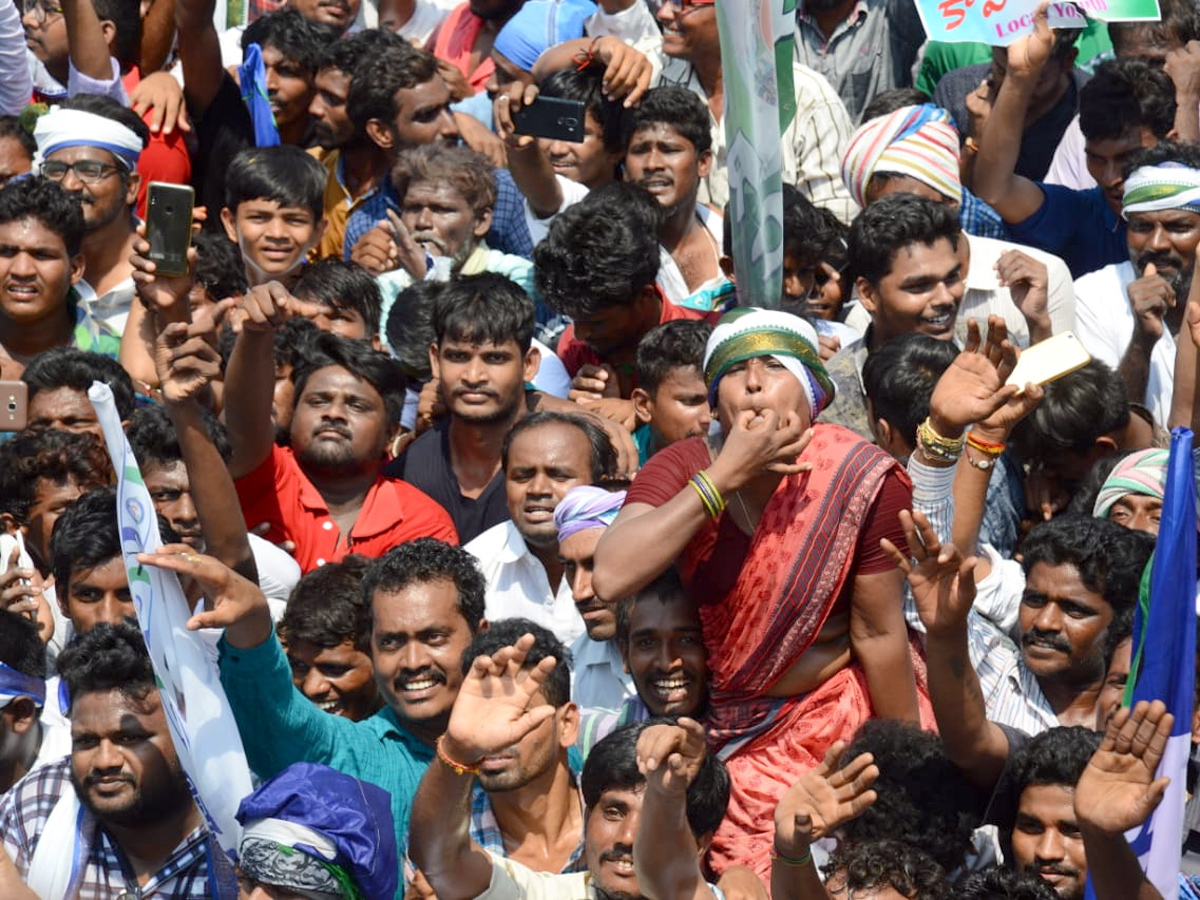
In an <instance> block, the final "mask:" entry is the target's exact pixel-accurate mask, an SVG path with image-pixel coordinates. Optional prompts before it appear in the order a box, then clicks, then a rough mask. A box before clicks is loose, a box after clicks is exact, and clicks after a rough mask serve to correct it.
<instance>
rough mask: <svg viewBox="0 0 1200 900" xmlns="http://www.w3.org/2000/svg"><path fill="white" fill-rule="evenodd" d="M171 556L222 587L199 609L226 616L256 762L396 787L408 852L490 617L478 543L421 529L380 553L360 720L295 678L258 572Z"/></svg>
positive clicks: (217, 619) (221, 620)
mask: <svg viewBox="0 0 1200 900" xmlns="http://www.w3.org/2000/svg"><path fill="white" fill-rule="evenodd" d="M164 564H167V565H171V566H173V567H177V568H181V570H183V569H186V570H187V573H188V574H194V575H195V576H198V577H201V580H202V581H203V583H204V586H205V589H206V595H207V596H210V597H220V598H221V600H220V601H218V604H217V608H216V609H215V610H214V611H213V612H212V613H208V614H204V615H202V616H201V617H200V619H201V620H202V621H203V623H204V624H207V625H216V626H223V627H224V628H225V636H224V638H223V639H222V641H221V644H220V648H219V649H220V665H221V682H222V684H223V685H224V687H225V691H226V693H227V694H228V696H229V702H230V706H231V707H232V708H233V713H234V716H235V718H236V719H237V721H238V727H239V729H240V730H241V733H242V741H243V744H244V745H245V748H246V757H247V759H248V760H249V762H250V767H251V768H252V769H253V770H254V771H255V772H256V773H257V774H258V775H259V776H260V777H263V778H269V777H271V776H273V775H275V774H277V773H278V772H281V771H283V770H284V769H285V768H287V767H288V766H289V765H292V764H293V763H296V762H315V763H321V764H323V765H327V766H330V767H331V768H334V769H337V770H339V771H341V772H345V773H346V774H348V775H353V776H354V777H355V778H361V779H362V780H364V781H369V782H371V783H372V784H377V785H379V786H380V787H382V788H384V789H385V790H386V791H388V792H389V793H390V794H391V801H392V815H393V818H394V820H395V826H396V841H397V844H398V846H399V848H400V853H401V857H403V854H404V849H405V847H406V846H407V844H408V824H409V812H410V809H411V804H412V797H413V794H414V793H415V792H416V788H417V784H418V782H419V780H420V778H421V775H422V773H423V772H424V771H425V768H426V767H427V766H428V765H429V763H430V762H431V761H432V760H433V759H434V756H435V751H434V745H435V743H436V741H437V739H438V737H439V736H440V735H441V734H442V732H443V731H445V728H446V723H447V721H448V719H449V716H450V710H451V707H452V706H453V705H454V700H455V697H456V696H457V695H458V690H459V687H460V686H461V684H462V682H463V677H464V676H463V654H464V652H465V651H466V649H467V647H468V645H469V644H470V643H471V641H472V639H473V638H474V637H475V635H476V634H478V633H479V632H480V631H481V630H482V629H484V628H486V627H487V626H486V622H485V620H484V618H483V605H484V584H483V579H482V577H481V576H480V574H479V570H478V569H477V568H476V566H475V562H474V560H473V559H472V558H471V555H470V554H469V553H467V552H466V551H465V550H462V549H461V548H458V547H452V546H450V545H448V544H444V543H442V542H441V541H436V540H432V539H428V538H422V539H419V540H415V541H409V542H408V543H406V544H404V545H402V546H400V547H397V548H395V549H394V550H392V551H390V552H389V553H388V554H386V555H385V556H383V557H381V558H380V559H377V560H374V561H372V563H371V566H370V568H369V569H368V570H367V574H366V576H365V577H364V579H363V584H362V594H363V596H364V597H366V598H369V604H370V620H371V663H372V666H373V669H374V675H375V684H376V686H377V687H378V689H379V694H380V697H381V698H382V700H383V702H384V708H383V709H381V710H380V711H379V712H377V713H376V714H375V715H373V716H371V717H369V718H367V719H365V720H363V721H361V722H352V721H350V720H349V719H348V718H345V717H342V716H331V715H328V714H327V713H324V712H322V711H321V710H320V709H318V708H317V707H316V705H314V704H313V703H312V702H311V701H310V700H309V699H308V698H307V697H305V696H304V694H302V693H301V692H300V691H299V690H298V689H297V688H296V687H295V686H294V685H293V683H292V673H291V669H290V666H289V664H288V659H287V656H286V655H285V654H284V651H283V648H282V646H281V645H280V643H279V641H278V640H277V639H276V637H275V636H274V634H273V630H272V627H271V618H270V610H269V609H268V608H267V604H266V600H265V598H264V597H263V596H262V592H261V591H259V590H258V588H257V587H255V586H254V585H253V584H252V583H251V582H249V581H246V580H245V579H243V578H241V577H239V576H238V575H236V574H235V573H234V572H232V571H231V570H229V569H226V568H225V567H223V566H220V565H219V564H217V563H216V561H215V560H211V559H205V558H199V559H197V560H195V561H187V560H184V559H183V558H182V557H180V556H179V554H173V555H170V556H168V557H165V558H164ZM401 881H403V879H401ZM401 896H403V890H402V889H401V890H400V891H398V892H397V898H399V897H401Z"/></svg>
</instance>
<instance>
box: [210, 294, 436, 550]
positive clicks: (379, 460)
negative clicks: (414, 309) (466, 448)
mask: <svg viewBox="0 0 1200 900" xmlns="http://www.w3.org/2000/svg"><path fill="white" fill-rule="evenodd" d="M325 309H326V307H321V306H318V305H316V304H314V303H310V302H306V301H303V300H297V299H296V298H295V297H293V296H292V295H291V294H289V293H288V292H287V290H286V289H285V288H284V287H283V286H282V285H280V284H279V283H278V282H271V283H270V284H267V285H262V286H259V287H255V288H253V289H251V291H250V292H249V293H248V294H247V295H246V296H245V298H244V299H243V303H242V307H241V310H240V312H241V314H242V315H243V316H244V317H245V320H244V322H243V325H242V333H241V334H240V335H239V336H238V339H237V342H236V343H235V344H234V347H233V354H232V356H231V357H230V360H229V365H228V368H227V370H226V379H225V384H226V393H225V397H226V401H225V417H226V424H227V425H228V428H229V441H230V443H231V444H232V445H233V457H232V459H230V462H229V470H230V473H231V474H232V475H233V477H234V479H235V481H236V482H237V490H238V496H239V498H240V500H241V504H242V512H243V514H244V516H245V518H246V521H247V522H255V523H257V522H269V523H270V526H271V532H270V533H269V534H268V535H267V537H268V539H270V540H274V541H276V542H280V541H284V540H289V541H292V542H294V543H295V545H296V547H295V556H296V561H297V562H298V563H300V568H301V569H302V570H303V571H305V572H309V571H311V570H312V569H315V568H316V567H317V566H322V565H324V564H325V563H327V562H337V561H339V560H341V559H342V558H344V557H345V556H347V555H348V554H351V553H361V554H363V555H364V556H380V555H382V554H383V553H385V552H386V551H387V550H389V549H390V548H392V547H395V546H396V545H398V544H402V543H404V542H405V541H410V540H412V539H414V538H418V537H436V538H438V539H440V540H446V541H450V542H452V543H457V534H456V532H455V530H454V524H453V522H451V520H450V518H449V516H447V515H446V512H445V510H443V509H442V508H441V507H440V506H438V505H437V503H435V502H433V501H432V500H431V499H430V498H429V497H428V496H426V495H425V494H423V493H422V492H421V491H419V490H417V489H416V488H415V487H413V486H412V485H409V484H406V483H404V482H403V481H401V480H400V479H398V478H393V477H390V476H388V475H386V474H384V472H383V464H384V460H385V457H384V450H385V448H386V447H387V445H388V441H389V440H390V439H391V438H392V436H393V433H394V431H395V429H396V427H397V423H398V422H399V421H400V410H401V408H402V406H403V403H404V388H405V383H404V375H403V374H402V373H401V372H400V370H399V369H398V368H397V366H396V363H395V362H394V361H393V360H392V359H391V358H389V357H388V356H386V355H385V354H383V353H379V352H377V351H375V350H372V349H371V347H370V346H369V345H368V344H366V343H364V342H361V341H351V340H348V339H346V338H341V337H338V336H337V335H334V334H322V335H320V336H319V337H317V338H316V339H315V341H314V342H313V345H312V348H311V354H310V355H309V358H308V359H306V360H304V361H303V363H302V364H301V365H300V366H299V367H298V370H297V371H296V372H295V373H294V375H293V381H294V382H295V398H294V400H293V403H292V406H293V411H292V418H291V422H290V425H289V430H290V434H291V446H290V447H279V446H277V445H276V444H275V440H274V437H275V429H274V426H273V425H272V423H271V402H272V396H273V393H274V390H273V388H274V362H273V360H274V353H273V343H274V333H275V330H276V329H277V328H279V327H281V326H282V325H283V323H284V322H285V321H287V320H289V319H292V318H295V317H297V316H307V317H309V318H311V317H313V316H315V315H317V314H319V313H320V312H322V311H323V310H325Z"/></svg>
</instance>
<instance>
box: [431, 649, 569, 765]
mask: <svg viewBox="0 0 1200 900" xmlns="http://www.w3.org/2000/svg"><path fill="white" fill-rule="evenodd" d="M533 644H534V637H533V635H531V634H525V635H522V636H521V637H520V638H519V639H518V640H517V642H516V644H514V645H513V646H511V647H503V648H501V649H500V650H498V651H497V652H495V653H493V654H491V655H490V656H489V655H487V654H482V655H480V656H477V657H476V658H475V661H474V662H473V663H471V670H470V671H469V672H467V675H466V678H464V679H463V683H462V687H461V688H459V691H458V697H457V698H456V699H455V701H454V708H453V709H452V710H451V711H450V722H449V724H448V725H447V726H446V736H445V739H444V740H445V743H446V752H447V753H448V754H449V755H450V756H451V757H452V758H454V759H458V760H463V761H469V762H471V763H474V762H477V761H478V760H480V759H483V757H485V756H488V755H490V754H494V753H499V752H500V751H502V750H504V749H506V748H508V747H511V746H513V745H514V744H516V743H518V742H520V740H521V739H522V738H523V737H525V735H527V734H529V733H530V732H531V731H533V729H535V728H537V727H538V726H539V725H541V724H542V722H544V721H546V720H547V719H549V718H550V717H551V716H553V715H554V707H553V706H549V705H547V704H545V703H543V704H541V705H539V706H533V705H532V703H533V699H534V697H535V695H536V694H537V693H538V692H539V691H541V689H542V685H543V684H545V682H546V676H548V675H549V674H550V673H551V672H552V671H553V670H554V667H555V666H556V665H558V661H557V660H556V659H555V658H554V657H553V656H548V657H546V658H545V659H543V660H542V661H541V662H539V663H538V664H537V665H535V666H533V667H531V668H528V669H526V668H525V659H526V657H527V656H528V655H529V651H530V649H532V647H533Z"/></svg>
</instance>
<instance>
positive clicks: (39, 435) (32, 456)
mask: <svg viewBox="0 0 1200 900" xmlns="http://www.w3.org/2000/svg"><path fill="white" fill-rule="evenodd" d="M42 481H48V482H50V483H51V484H59V485H65V484H67V483H68V482H72V481H73V482H75V484H77V485H80V486H82V487H85V488H90V487H99V486H102V485H107V484H109V483H110V482H111V481H112V465H111V463H110V462H109V459H108V451H107V450H105V449H104V445H103V444H102V443H101V442H100V438H98V437H96V435H94V434H91V433H87V434H76V433H74V432H69V431H51V430H46V431H20V432H17V434H15V435H13V436H12V438H10V439H9V440H7V441H5V442H4V443H3V444H0V512H6V513H8V514H9V515H11V516H12V517H13V518H14V519H15V520H16V521H17V523H18V524H20V525H26V524H28V517H29V508H30V507H31V506H32V505H33V502H34V500H35V499H36V498H37V490H38V484H39V483H40V482H42Z"/></svg>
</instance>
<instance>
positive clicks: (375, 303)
mask: <svg viewBox="0 0 1200 900" xmlns="http://www.w3.org/2000/svg"><path fill="white" fill-rule="evenodd" d="M292 293H293V294H294V295H295V296H297V297H299V298H300V299H301V300H311V301H313V302H314V303H321V304H324V305H325V306H328V307H331V308H333V309H348V310H355V311H357V312H358V314H359V315H360V316H362V318H363V322H364V324H365V325H366V330H367V338H368V339H370V338H372V337H374V336H375V335H376V334H378V333H379V315H380V311H381V310H382V308H383V297H382V296H381V295H380V293H379V283H378V282H377V281H376V280H375V279H374V277H373V276H372V275H371V273H370V272H368V271H367V270H366V269H364V268H363V267H362V266H360V265H359V264H358V263H354V262H346V261H345V260H343V259H341V258H339V257H336V256H327V257H325V258H324V259H319V260H317V261H316V262H315V263H310V264H309V265H307V266H305V267H304V268H303V269H301V270H300V277H299V278H297V279H296V284H295V286H294V287H293V288H292Z"/></svg>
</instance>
